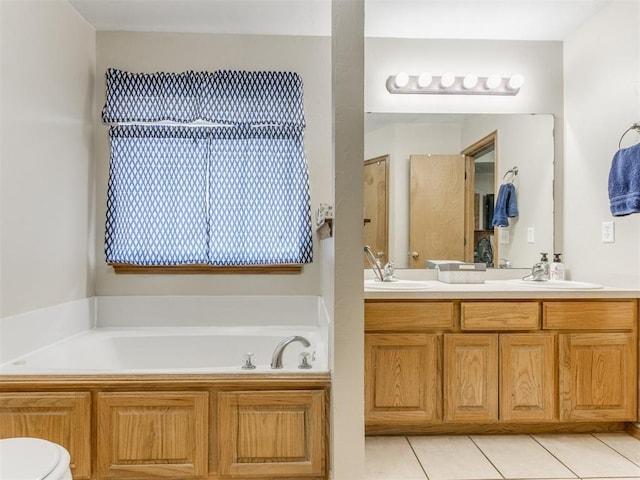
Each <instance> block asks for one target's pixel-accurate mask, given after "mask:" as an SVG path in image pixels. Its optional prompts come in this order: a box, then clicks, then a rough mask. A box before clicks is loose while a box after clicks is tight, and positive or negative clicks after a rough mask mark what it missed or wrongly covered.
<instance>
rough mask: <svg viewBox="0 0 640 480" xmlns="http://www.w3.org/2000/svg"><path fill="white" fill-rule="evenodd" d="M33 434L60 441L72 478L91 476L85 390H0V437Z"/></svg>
mask: <svg viewBox="0 0 640 480" xmlns="http://www.w3.org/2000/svg"><path fill="white" fill-rule="evenodd" d="M12 437H37V438H43V439H45V440H49V441H51V442H54V443H57V444H58V445H62V446H63V447H64V448H66V449H67V450H68V451H69V455H70V456H71V473H72V475H73V478H74V479H78V480H83V479H88V478H91V448H90V445H91V394H90V393H89V392H54V393H52V392H41V393H37V392H2V393H0V438H12Z"/></svg>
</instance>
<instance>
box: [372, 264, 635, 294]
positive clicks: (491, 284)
mask: <svg viewBox="0 0 640 480" xmlns="http://www.w3.org/2000/svg"><path fill="white" fill-rule="evenodd" d="M511 270H515V269H511ZM522 272H523V271H522V270H518V271H504V270H503V271H499V270H496V271H495V272H489V271H487V277H489V279H487V280H485V283H473V284H471V283H470V284H460V283H444V282H440V281H438V280H436V272H435V271H434V270H431V271H428V270H417V271H411V270H402V271H399V272H398V273H397V275H396V276H397V277H399V278H400V279H402V280H414V281H420V282H424V283H426V284H428V285H429V287H430V288H428V289H425V290H402V291H385V290H378V289H370V288H366V287H365V289H364V298H365V299H366V300H369V299H433V300H437V299H518V298H523V299H534V298H543V299H544V298H550V299H563V298H567V299H570V298H576V299H580V298H583V299H587V298H640V290H636V289H630V288H621V287H610V286H603V287H602V288H599V289H593V290H592V289H590V290H573V289H557V290H556V289H550V288H540V287H535V286H527V285H520V284H517V283H513V282H510V281H509V280H510V279H516V278H521V277H522V275H526V274H527V273H529V272H528V271H526V270H524V273H522ZM496 277H497V278H496ZM372 278H374V274H373V272H372V271H371V270H365V275H364V279H365V280H369V279H372Z"/></svg>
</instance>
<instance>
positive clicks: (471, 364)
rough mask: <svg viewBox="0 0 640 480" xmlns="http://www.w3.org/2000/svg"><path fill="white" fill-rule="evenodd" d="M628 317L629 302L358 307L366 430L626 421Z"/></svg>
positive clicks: (631, 370)
mask: <svg viewBox="0 0 640 480" xmlns="http://www.w3.org/2000/svg"><path fill="white" fill-rule="evenodd" d="M637 310H638V301H637V300H635V299H619V300H618V299H615V300H612V299H588V300H581V299H570V300H556V299H531V300H529V299H526V300H495V301H484V300H453V301H449V302H444V301H442V300H434V301H429V300H423V301H419V302H418V301H415V300H412V301H406V302H403V301H400V300H393V301H384V300H367V301H366V303H365V328H366V332H365V405H366V407H365V423H366V426H367V431H368V432H370V433H374V432H375V433H395V434H400V433H413V432H431V431H433V432H440V433H443V432H447V431H449V430H450V431H451V432H457V433H460V432H462V431H465V430H461V429H464V428H465V426H466V428H470V427H471V426H472V425H473V428H475V429H474V430H473V431H478V432H482V431H514V432H523V431H528V430H527V429H528V427H527V425H532V427H531V428H536V429H541V428H542V429H544V428H547V429H550V428H560V429H564V430H567V429H568V430H571V428H572V424H575V423H580V424H582V425H584V424H590V425H596V422H602V423H603V424H605V423H607V422H608V423H609V424H611V423H614V422H625V421H637V419H638V410H637V409H638V333H637V332H638V312H637ZM434 370H435V371H434ZM434 382H435V385H434ZM434 412H435V413H434ZM476 425H477V426H476ZM492 425H493V427H492ZM483 428H484V430H482V429H483ZM505 429H507V430H505Z"/></svg>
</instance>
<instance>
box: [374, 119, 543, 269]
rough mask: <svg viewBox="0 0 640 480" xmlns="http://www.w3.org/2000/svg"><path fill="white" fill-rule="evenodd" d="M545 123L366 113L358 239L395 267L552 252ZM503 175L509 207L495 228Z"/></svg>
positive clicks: (516, 263)
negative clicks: (361, 221) (509, 195)
mask: <svg viewBox="0 0 640 480" xmlns="http://www.w3.org/2000/svg"><path fill="white" fill-rule="evenodd" d="M553 125H554V124H553V116H552V115H521V114H486V115H480V114H469V115H460V114H456V115H446V114H402V113H367V114H365V201H364V216H365V227H364V228H365V242H368V243H371V244H372V247H373V248H374V251H375V252H376V254H377V255H378V256H379V258H380V260H381V261H382V262H386V261H388V260H391V261H394V263H395V265H396V267H397V268H425V267H426V261H427V260H464V261H485V262H486V263H488V265H489V266H490V267H491V266H495V267H499V266H500V267H511V268H528V267H531V265H532V264H533V263H535V262H536V261H538V260H539V259H540V253H541V252H548V253H553V252H552V250H553V222H554V221H553V211H554V209H553V171H554V166H553V162H554V155H553V152H554V137H553ZM454 163H456V164H457V165H459V167H457V166H453V164H454ZM461 172H462V173H461ZM507 183H509V184H511V185H512V186H513V188H512V190H511V191H512V192H515V202H514V199H513V198H510V199H509V200H510V202H511V204H510V207H515V208H516V210H517V215H516V216H509V218H508V219H506V224H505V221H504V220H505V219H502V220H503V222H502V225H504V226H500V227H495V228H494V227H493V226H492V219H493V217H494V216H498V218H499V213H500V212H503V211H504V210H503V209H502V202H500V204H499V205H496V204H495V202H496V200H499V198H498V192H499V191H500V187H501V185H502V184H507ZM426 192H429V193H426ZM460 192H464V193H463V194H462V197H461V196H460V195H459V194H460ZM460 198H462V200H460ZM494 207H495V209H496V210H497V211H495V212H494ZM511 213H513V211H512V212H511ZM498 223H500V222H498ZM461 232H462V233H461ZM489 254H490V255H491V256H490V257H489V256H488V255H489ZM488 258H490V259H491V261H488V262H487V261H486V259H488Z"/></svg>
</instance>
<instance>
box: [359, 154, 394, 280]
mask: <svg viewBox="0 0 640 480" xmlns="http://www.w3.org/2000/svg"><path fill="white" fill-rule="evenodd" d="M388 172H389V155H384V156H382V157H377V158H372V159H370V160H366V161H365V162H364V244H365V245H369V246H370V247H371V249H372V250H373V253H374V254H375V255H376V257H378V259H379V260H380V263H381V264H382V265H384V264H385V263H387V262H388V261H389V260H390V258H389V187H388V179H387V177H388ZM364 267H365V268H370V265H369V263H368V262H367V260H366V259H364Z"/></svg>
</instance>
